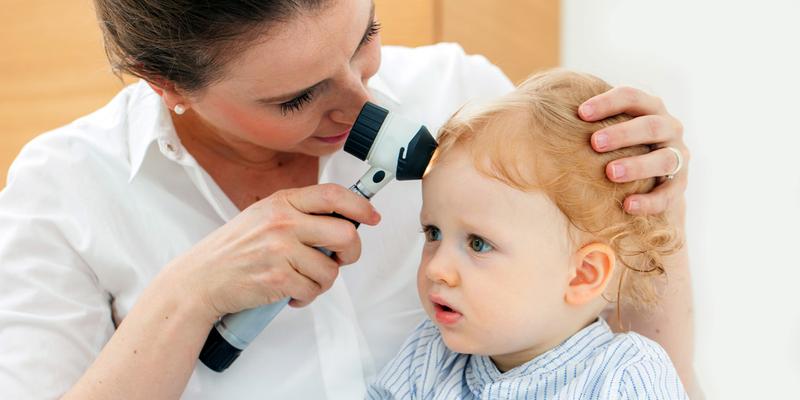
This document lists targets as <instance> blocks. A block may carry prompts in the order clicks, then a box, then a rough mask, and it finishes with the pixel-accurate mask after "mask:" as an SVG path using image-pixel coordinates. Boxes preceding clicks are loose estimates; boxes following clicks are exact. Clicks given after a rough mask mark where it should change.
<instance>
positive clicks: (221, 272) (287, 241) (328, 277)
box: [164, 184, 380, 321]
mask: <svg viewBox="0 0 800 400" xmlns="http://www.w3.org/2000/svg"><path fill="white" fill-rule="evenodd" d="M332 212H336V213H339V214H341V215H343V216H345V217H347V218H350V219H352V220H354V221H358V222H360V223H364V224H369V225H376V224H377V223H378V222H379V221H380V215H379V214H378V213H377V211H375V209H374V208H373V207H372V205H371V204H370V203H369V201H367V200H366V199H364V198H363V197H361V196H358V195H356V194H355V193H352V192H350V191H349V190H347V189H346V188H344V187H342V186H339V185H335V184H323V185H315V186H309V187H305V188H299V189H288V190H281V191H278V192H275V193H274V194H272V195H271V196H269V197H267V198H265V199H263V200H260V201H258V202H257V203H255V204H253V205H251V206H250V207H248V208H247V209H245V210H244V211H242V213H240V214H239V215H238V216H236V217H235V218H234V219H232V220H231V221H229V222H228V223H227V224H225V225H224V226H222V227H221V228H219V229H217V230H216V231H214V232H212V233H211V234H210V235H209V236H208V237H206V238H205V239H203V240H202V241H200V242H199V243H198V244H196V245H195V246H194V247H193V248H192V249H191V250H190V251H189V252H187V253H186V254H184V255H183V256H181V257H179V258H177V259H176V260H174V261H173V262H172V263H170V265H168V266H167V269H166V270H165V271H164V272H165V273H166V274H167V275H169V276H171V281H172V282H173V284H174V285H176V286H178V287H181V288H183V289H185V290H186V295H187V296H189V297H188V298H191V299H192V300H193V301H196V302H198V305H199V306H200V309H201V310H207V311H208V313H209V314H208V315H207V317H208V320H209V321H216V319H217V318H219V317H220V316H222V315H224V314H229V313H234V312H238V311H241V310H245V309H249V308H254V307H257V306H260V305H264V304H268V303H273V302H276V301H278V300H280V299H283V298H286V297H291V298H292V300H291V302H290V303H289V304H290V305H292V306H295V307H302V306H305V305H307V304H308V303H310V302H311V301H312V300H314V299H315V298H316V297H317V296H319V295H320V294H321V293H323V292H325V291H326V290H328V289H329V288H330V287H331V285H333V282H334V280H335V279H336V277H337V276H338V273H339V267H341V266H343V265H347V264H351V263H354V262H355V261H356V260H358V258H359V256H360V254H361V241H360V239H359V236H358V234H357V232H356V228H355V226H353V224H352V223H351V222H349V221H347V220H344V219H340V218H335V217H331V216H327V215H324V214H330V213H332ZM314 247H324V248H326V249H328V250H331V251H332V252H334V253H335V255H334V257H333V258H331V257H328V256H326V255H325V254H323V253H322V252H320V251H319V250H317V249H315V248H314Z"/></svg>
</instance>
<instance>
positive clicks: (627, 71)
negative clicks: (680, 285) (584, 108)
mask: <svg viewBox="0 0 800 400" xmlns="http://www.w3.org/2000/svg"><path fill="white" fill-rule="evenodd" d="M562 5H563V13H562V15H563V17H562V18H563V21H562V22H563V24H562V29H563V31H562V34H563V36H562V38H563V43H562V64H563V65H564V66H565V67H567V68H573V69H578V70H583V71H586V72H591V73H594V74H596V75H598V76H600V77H602V78H605V79H606V80H608V81H609V82H611V83H612V84H631V85H634V86H638V87H640V88H643V89H645V90H647V91H650V92H652V93H655V94H657V95H658V96H660V97H662V98H663V99H664V100H665V102H666V103H667V106H668V108H669V110H670V111H671V112H672V113H673V114H675V115H677V116H678V117H679V118H680V119H681V120H682V121H683V122H684V125H685V127H686V141H687V143H688V144H689V147H690V149H691V152H692V155H693V159H692V162H691V173H690V188H689V190H688V192H687V198H688V204H689V207H690V209H689V215H688V224H689V228H688V229H689V232H688V234H689V245H690V257H691V266H692V270H693V274H694V275H693V279H694V289H695V304H696V311H697V313H696V321H697V327H696V335H697V336H696V338H697V355H696V365H697V369H698V375H699V378H700V380H701V384H702V385H703V388H704V390H705V392H706V395H707V397H708V398H709V399H779V398H780V399H785V398H795V399H796V398H800V233H798V231H800V146H799V145H800V2H797V1H788V0H787V1H779V0H766V1H759V2H756V1H743V2H739V1H713V0H695V1H691V0H673V1H663V0H662V1H657V0H564V1H563V2H562Z"/></svg>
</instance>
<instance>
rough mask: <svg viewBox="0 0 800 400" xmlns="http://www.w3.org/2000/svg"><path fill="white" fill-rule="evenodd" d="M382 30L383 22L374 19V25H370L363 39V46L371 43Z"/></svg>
mask: <svg viewBox="0 0 800 400" xmlns="http://www.w3.org/2000/svg"><path fill="white" fill-rule="evenodd" d="M380 31H381V23H380V22H378V21H372V25H370V26H369V29H368V30H367V34H366V35H364V37H363V38H362V39H361V46H363V45H365V44H367V43H369V42H371V41H372V38H374V37H375V35H377V34H378V32H380Z"/></svg>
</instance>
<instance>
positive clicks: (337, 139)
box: [316, 129, 350, 143]
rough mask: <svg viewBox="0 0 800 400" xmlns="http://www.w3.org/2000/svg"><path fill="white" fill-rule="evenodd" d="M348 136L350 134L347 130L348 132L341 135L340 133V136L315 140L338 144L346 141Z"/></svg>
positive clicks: (318, 137)
mask: <svg viewBox="0 0 800 400" xmlns="http://www.w3.org/2000/svg"><path fill="white" fill-rule="evenodd" d="M349 134H350V129H348V130H346V131H344V132H343V133H340V134H338V135H336V136H327V137H320V136H317V137H316V138H317V139H319V140H321V141H323V142H325V143H339V142H341V141H343V140H345V139H347V135H349Z"/></svg>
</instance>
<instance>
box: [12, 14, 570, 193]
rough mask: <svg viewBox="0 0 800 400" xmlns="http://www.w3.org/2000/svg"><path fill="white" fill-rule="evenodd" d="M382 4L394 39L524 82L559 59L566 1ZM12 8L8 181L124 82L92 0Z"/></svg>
mask: <svg viewBox="0 0 800 400" xmlns="http://www.w3.org/2000/svg"><path fill="white" fill-rule="evenodd" d="M375 2H376V11H377V15H378V19H379V20H380V21H381V23H382V25H383V35H382V36H383V42H384V43H385V44H401V45H406V46H418V45H425V44H430V43H434V42H436V41H438V40H446V41H457V42H460V43H461V44H462V45H463V46H464V48H465V49H466V50H467V51H468V52H471V53H480V54H485V55H486V56H488V57H489V59H490V60H492V61H493V62H494V63H496V64H498V65H499V66H500V67H501V68H503V70H504V71H506V73H507V74H508V75H509V76H511V77H512V79H515V80H516V79H519V78H521V77H524V76H526V75H527V74H528V73H529V72H530V71H532V70H534V69H537V68H541V67H549V66H554V65H556V64H557V62H558V51H557V49H558V2H557V1H556V0H375ZM498 5H502V7H501V8H500V7H498ZM3 6H4V12H3V13H0V37H2V38H3V40H2V41H0V54H3V56H2V57H0V188H2V187H3V186H4V185H5V180H6V171H7V168H8V166H9V165H10V163H11V161H12V160H13V159H14V157H15V156H16V155H17V154H18V153H19V150H20V149H21V148H22V146H23V145H24V144H25V143H27V142H28V141H29V140H30V139H31V138H33V137H34V136H36V135H38V134H40V133H42V132H45V131H47V130H50V129H53V128H56V127H58V126H61V125H63V124H66V123H68V122H70V121H72V120H74V119H75V118H78V117H80V116H82V115H85V114H87V113H89V112H91V111H93V110H95V109H97V108H99V107H101V106H102V105H103V104H105V103H107V102H108V101H109V100H110V99H111V97H113V95H114V94H115V93H116V92H117V91H119V90H120V89H121V88H122V87H123V86H124V85H123V83H121V82H120V81H119V80H118V79H117V78H116V77H115V76H114V75H113V74H112V73H111V71H110V68H109V67H108V64H107V61H106V58H105V54H104V53H103V48H102V39H101V35H100V30H99V28H98V27H97V22H96V21H95V16H94V11H93V10H92V2H91V0H58V1H53V0H5V1H4V4H3Z"/></svg>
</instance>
